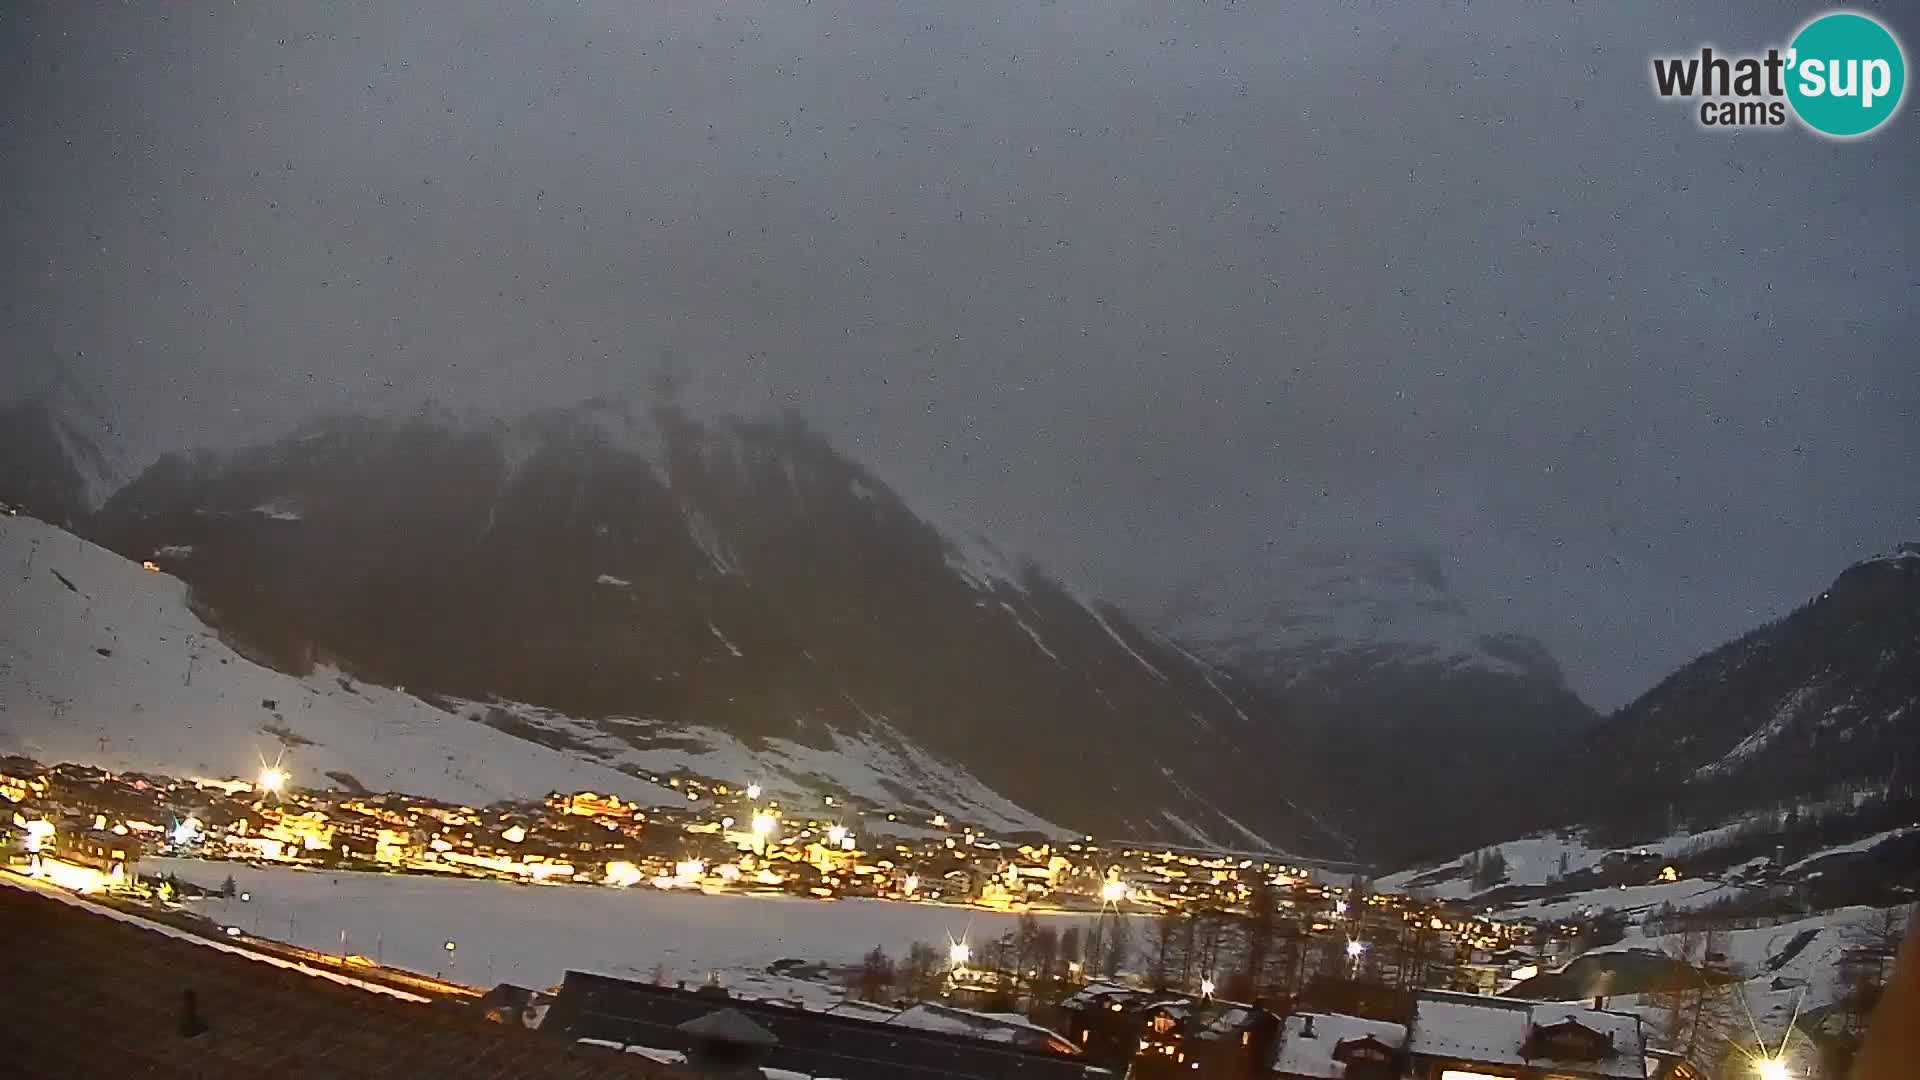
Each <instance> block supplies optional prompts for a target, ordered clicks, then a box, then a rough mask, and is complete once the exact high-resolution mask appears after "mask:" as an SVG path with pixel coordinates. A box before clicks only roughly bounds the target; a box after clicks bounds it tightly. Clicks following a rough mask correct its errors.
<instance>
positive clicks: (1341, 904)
mask: <svg viewBox="0 0 1920 1080" xmlns="http://www.w3.org/2000/svg"><path fill="white" fill-rule="evenodd" d="M1333 913H1334V914H1335V915H1345V914H1346V913H1347V902H1346V901H1345V900H1335V901H1334V902H1333Z"/></svg>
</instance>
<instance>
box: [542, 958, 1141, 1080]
mask: <svg viewBox="0 0 1920 1080" xmlns="http://www.w3.org/2000/svg"><path fill="white" fill-rule="evenodd" d="M721 1010H737V1011H738V1012H739V1013H740V1014H742V1015H743V1016H745V1017H746V1018H747V1019H750V1020H752V1021H753V1023H754V1024H755V1025H756V1026H758V1027H761V1028H764V1029H765V1030H767V1031H770V1032H772V1033H773V1034H774V1035H775V1036H776V1037H777V1038H778V1039H779V1040H780V1041H779V1044H778V1045H776V1046H774V1047H773V1048H772V1051H771V1053H770V1055H769V1057H768V1058H767V1062H766V1063H767V1064H768V1065H770V1066H773V1067H775V1068H780V1069H790V1070H793V1071H795V1072H801V1073H807V1074H810V1075H814V1076H833V1077H842V1078H844V1080H1083V1078H1086V1077H1095V1076H1107V1075H1111V1074H1109V1073H1107V1072H1106V1071H1105V1070H1103V1069H1099V1068H1096V1067H1093V1066H1091V1065H1090V1064H1088V1063H1087V1062H1086V1061H1085V1059H1083V1058H1080V1057H1078V1056H1073V1057H1063V1056H1058V1055H1055V1054H1049V1053H1041V1052H1037V1051H1028V1050H1023V1049H1020V1048H1018V1047H1015V1046H1010V1045H1007V1044H1005V1043H994V1042H986V1041H983V1040H980V1039H974V1038H968V1037H966V1036H964V1035H953V1034H946V1033H943V1032H937V1031H926V1030H921V1029H918V1028H909V1027H900V1026H898V1025H895V1024H885V1023H876V1022H874V1021H872V1020H868V1019H864V1018H860V1017H857V1016H852V1015H846V1014H835V1013H825V1012H808V1011H804V1010H800V1009H795V1008H792V1007H789V1006H784V1005H774V1004H771V1003H767V1002H758V1001H747V1000H742V999H739V998H728V997H725V996H718V997H716V996H710V995H708V994H706V993H704V992H699V991H690V990H678V989H672V988H668V987H657V986H649V985H647V984H645V983H636V982H630V981H628V980H626V979H616V978H612V977H610V976H606V975H593V974H588V973H585V972H579V971H569V972H567V977H566V981H565V982H564V983H562V984H561V987H560V993H559V995H558V996H557V997H556V998H555V999H554V1002H553V1006H552V1008H551V1009H549V1010H548V1012H547V1018H546V1022H545V1023H544V1024H542V1025H541V1028H540V1031H541V1033H542V1034H543V1035H547V1036H550V1037H553V1038H556V1039H567V1040H571V1039H579V1038H593V1039H605V1040H609V1041H612V1042H620V1043H626V1044H629V1045H638V1046H651V1047H657V1048H659V1049H662V1050H686V1049H688V1048H689V1040H688V1038H687V1036H686V1034H685V1032H684V1031H683V1030H681V1025H683V1024H685V1023H687V1022H688V1021H691V1020H695V1019H698V1018H699V1017H703V1016H707V1015H710V1014H712V1013H716V1012H720V1011H721Z"/></svg>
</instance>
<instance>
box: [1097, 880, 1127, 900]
mask: <svg viewBox="0 0 1920 1080" xmlns="http://www.w3.org/2000/svg"><path fill="white" fill-rule="evenodd" d="M1126 898H1127V883H1126V882H1124V881H1106V882H1102V883H1101V885H1100V902H1101V903H1103V904H1117V903H1119V902H1120V901H1122V900H1125V899H1126Z"/></svg>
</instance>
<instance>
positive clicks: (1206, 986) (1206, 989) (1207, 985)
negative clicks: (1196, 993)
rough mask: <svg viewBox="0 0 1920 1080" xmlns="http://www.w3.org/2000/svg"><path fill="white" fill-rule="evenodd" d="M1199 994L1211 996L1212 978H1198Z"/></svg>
mask: <svg viewBox="0 0 1920 1080" xmlns="http://www.w3.org/2000/svg"><path fill="white" fill-rule="evenodd" d="M1200 996H1201V997H1212V996H1213V980H1212V979H1201V980H1200Z"/></svg>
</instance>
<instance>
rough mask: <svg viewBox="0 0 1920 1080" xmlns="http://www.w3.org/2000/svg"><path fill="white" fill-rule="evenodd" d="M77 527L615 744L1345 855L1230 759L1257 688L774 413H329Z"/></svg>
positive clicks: (258, 605) (1314, 819)
mask: <svg viewBox="0 0 1920 1080" xmlns="http://www.w3.org/2000/svg"><path fill="white" fill-rule="evenodd" d="M89 529H90V532H91V533H92V534H93V535H94V536H96V537H98V538H100V539H101V540H102V541H103V542H104V543H106V544H107V546H109V547H111V548H113V549H114V550H116V551H119V552H120V553H122V554H123V555H125V556H126V557H128V558H129V559H134V560H140V559H147V558H153V559H155V560H156V561H159V562H161V563H162V565H163V566H164V568H165V569H166V570H167V571H168V572H169V573H172V574H175V575H178V576H179V577H180V578H182V579H183V580H185V581H187V582H189V583H190V584H191V585H192V587H193V597H194V601H195V604H196V605H197V607H196V610H199V611H202V612H204V614H205V617H206V618H207V619H208V620H209V622H210V623H211V624H217V625H218V626H219V627H220V628H221V629H222V631H223V632H225V633H227V634H229V635H231V636H232V638H233V640H234V641H235V642H236V643H238V644H239V645H240V646H241V647H243V648H244V650H245V651H246V652H247V654H248V655H249V656H258V657H259V658H261V659H262V660H264V661H267V662H269V663H270V665H271V666H273V667H275V668H276V669H279V670H283V671H293V672H297V671H299V670H302V669H304V668H305V667H308V666H311V665H316V664H320V663H326V664H331V665H334V666H337V667H339V668H341V669H343V670H345V671H349V672H351V673H352V674H353V675H354V676H355V677H356V678H359V679H361V680H363V681H366V682H369V683H373V684H377V685H382V686H399V685H404V686H407V687H409V688H411V689H412V690H414V692H416V693H420V694H427V695H432V696H433V697H434V698H435V699H436V700H440V699H446V700H451V699H461V700H466V701H475V702H487V701H497V702H515V703H520V705H522V706H524V707H525V708H527V709H532V710H544V712H545V713H547V714H551V715H552V716H553V717H556V718H564V720H561V719H556V720H555V724H557V725H558V726H557V727H556V728H555V729H554V731H553V732H550V733H549V734H550V735H552V737H553V739H554V740H555V741H556V742H558V743H561V744H563V745H567V746H571V747H585V748H587V749H586V750H583V751H582V752H587V753H591V754H593V755H596V756H598V757H599V758H600V759H601V760H603V761H607V762H612V763H615V764H617V765H621V766H633V767H640V766H641V765H642V763H644V762H648V761H653V760H657V759H658V757H659V755H662V754H667V753H669V752H675V753H678V752H680V751H681V750H685V751H687V752H689V753H692V752H693V750H692V744H693V743H695V742H699V743H701V744H703V745H705V746H707V747H709V749H711V748H712V747H714V746H719V745H721V744H722V742H724V740H721V739H719V737H718V736H715V735H712V734H711V733H714V732H718V733H723V734H724V735H725V737H726V739H727V740H733V741H735V742H737V743H738V744H739V745H740V746H741V747H743V748H745V749H744V750H743V751H742V752H747V751H754V752H758V751H759V750H762V749H764V748H765V747H767V746H769V745H773V744H776V743H777V744H778V745H780V746H783V747H787V748H788V749H787V750H786V751H783V752H784V753H788V754H789V755H790V756H792V757H794V758H795V760H805V759H814V760H817V761H818V763H819V769H820V772H821V774H822V776H823V777H826V778H828V780H829V781H830V780H831V777H832V776H836V775H839V776H846V775H852V773H850V772H848V771H847V770H848V769H850V768H852V767H853V766H854V765H855V764H857V763H855V762H853V761H852V760H850V756H851V757H858V756H863V755H865V756H871V755H872V754H876V753H879V752H880V751H879V750H878V749H877V747H879V746H880V745H881V744H883V743H886V744H888V745H892V744H894V743H897V744H899V745H898V747H897V748H896V749H898V754H896V755H894V756H895V757H897V758H898V759H899V760H900V761H920V760H924V761H926V762H930V763H935V764H936V765H937V763H938V762H948V763H952V765H953V766H954V768H956V769H961V770H964V771H966V772H967V774H968V775H970V776H972V777H974V778H976V779H977V780H978V781H979V782H980V783H982V784H985V785H987V786H989V787H990V788H991V789H992V790H993V791H996V792H999V793H1000V794H1001V795H1002V796H1004V797H1005V798H1006V799H1008V800H1011V801H1012V802H1014V803H1017V804H1018V805H1019V806H1021V807H1025V808H1028V809H1030V810H1031V811H1032V813H1034V814H1036V815H1039V816H1040V817H1043V818H1044V819H1046V820H1049V821H1058V822H1070V823H1074V824H1079V825H1083V826H1084V827H1087V828H1090V829H1094V830H1097V831H1103V832H1109V833H1114V834H1117V835H1121V836H1132V837H1138V838H1141V839H1154V838H1167V839H1186V840H1194V839H1196V838H1198V837H1201V836H1213V837H1240V838H1242V841H1241V842H1258V841H1254V840H1249V839H1247V838H1248V837H1249V836H1257V837H1268V838H1271V839H1272V840H1273V841H1275V842H1278V843H1282V844H1286V845H1288V846H1289V847H1291V848H1292V849H1294V850H1298V851H1307V852H1313V853H1318V854H1326V855H1334V854H1338V855H1342V856H1344V855H1348V854H1350V853H1351V847H1350V845H1349V844H1348V843H1347V841H1346V838H1345V836H1344V835H1342V834H1340V833H1338V832H1335V831H1334V830H1331V829H1329V828H1327V827H1326V826H1325V825H1323V824H1322V822H1325V821H1330V820H1335V819H1333V818H1332V816H1331V815H1328V814H1325V813H1322V812H1321V806H1320V804H1319V796H1318V794H1317V789H1318V783H1317V780H1316V779H1315V778H1314V777H1313V776H1312V775H1311V774H1310V772H1309V771H1308V770H1307V768H1306V767H1305V763H1304V762H1301V763H1297V764H1296V763H1295V762H1294V761H1293V760H1292V759H1287V760H1285V761H1281V762H1278V763H1276V762H1273V761H1268V760H1263V759H1261V758H1259V757H1257V756H1256V755H1252V754H1247V753H1245V752H1243V751H1244V749H1245V748H1246V747H1249V746H1252V745H1253V744H1254V743H1255V741H1256V737H1257V735H1258V732H1257V731H1256V729H1259V728H1265V727H1269V726H1272V725H1273V724H1275V723H1277V722H1278V721H1277V720H1276V719H1275V718H1274V717H1273V716H1272V714H1271V712H1270V711H1269V710H1266V709H1264V708H1262V707H1261V706H1260V705H1259V704H1258V699H1257V698H1256V697H1255V696H1253V695H1251V694H1249V693H1247V692H1246V691H1245V689H1244V688H1243V687H1241V686H1239V685H1237V684H1236V683H1235V682H1234V681H1233V680H1232V679H1231V678H1230V677H1229V676H1228V675H1226V674H1224V673H1221V672H1219V671H1216V670H1214V669H1213V668H1211V667H1209V666H1208V665H1207V664H1205V663H1204V662H1201V661H1199V660H1196V659H1194V658H1192V657H1190V656H1188V655H1187V654H1185V653H1183V652H1182V651H1180V650H1179V649H1177V648H1175V647H1172V646H1170V645H1169V644H1168V643H1166V642H1165V641H1164V640H1162V639H1161V638H1159V637H1158V636H1156V635H1154V634H1152V633H1150V632H1147V631H1145V630H1142V629H1141V628H1139V627H1138V626H1136V625H1135V624H1134V623H1133V622H1132V621H1131V620H1129V619H1128V618H1127V616H1126V615H1125V614H1123V613H1122V612H1121V611H1119V610H1118V609H1116V608H1113V607H1111V606H1109V605H1106V604H1103V603H1100V602H1099V601H1097V600H1093V599H1089V598H1086V597H1084V596H1082V595H1080V594H1078V593H1076V592H1075V591H1074V590H1073V589H1071V588H1070V587H1068V586H1066V585H1064V584H1062V583H1060V582H1058V581H1055V580H1054V579H1052V578H1051V577H1049V576H1048V575H1047V574H1046V573H1044V571H1042V570H1040V569H1039V568H1038V567H1035V566H1033V565H1031V564H1027V563H1022V562H1019V561H1018V560H1016V559H1015V558H1012V557H1010V556H1008V555H1007V554H1006V553H1004V552H1002V551H1000V550H999V549H998V548H996V547H995V546H994V545H993V544H992V543H991V542H990V541H987V540H985V539H984V538H981V537H978V536H974V535H969V534H965V533H956V532H950V531H947V530H943V529H941V528H939V527H937V526H936V525H934V524H933V523H931V522H930V521H929V520H927V519H926V518H923V517H921V516H920V515H918V514H917V513H915V511H914V510H913V509H912V508H911V507H910V506H909V505H908V504H907V503H906V502H905V500H903V499H902V498H901V497H900V496H899V495H898V494H897V493H896V492H894V491H893V490H892V489H891V488H890V487H888V486H887V485H886V483H885V482H883V481H882V480H881V479H880V478H879V477H878V476H877V475H876V474H874V473H873V472H872V471H870V470H868V469H867V468H865V467H863V466H862V465H860V464H859V463H858V462H856V461H854V460H852V459H850V458H848V457H847V456H845V455H843V454H841V453H840V452H838V451H837V450H836V449H835V448H834V447H833V446H832V444H831V443H830V442H829V441H828V440H827V439H826V438H825V437H824V436H823V435H822V434H821V433H820V432H818V431H817V430H815V429H814V428H812V427H811V426H810V425H808V424H807V423H806V422H805V421H804V420H802V419H801V418H799V417H798V416H796V415H792V414H780V415H774V416H764V417H737V416H699V417H696V416H694V415H692V414H690V413H689V412H687V411H685V410H682V409H680V408H678V407H676V406H675V405H674V404H672V403H671V402H669V403H665V404H662V405H658V406H654V407H637V406H633V405H628V404H624V403H620V402H610V401H589V402H584V403H582V404H580V405H578V406H573V407H569V408H564V409H548V410H542V411H539V412H535V413H531V414H529V415H526V416H522V417H517V418H509V419H496V418H482V417H464V416H455V415H450V414H448V413H446V412H445V411H442V410H438V409H429V410H426V411H423V412H415V413H411V414H405V415H390V416H387V417H384V418H380V417H376V418H367V417H335V418H331V419H328V420H324V421H315V422H313V423H310V424H307V425H304V426H303V427H302V428H300V429H299V430H297V431H295V432H294V433H293V434H291V435H289V436H288V437H286V438H284V439H281V440H278V441H277V442H274V443H271V444H269V445H267V446H264V447H258V448H254V449H251V450H248V451H245V452H236V453H231V454H225V455H209V456H204V457H198V458H194V457H181V456H176V457H173V458H169V459H165V460H163V461H162V462H161V463H158V464H156V465H155V466H154V467H153V468H152V469H150V470H148V472H147V474H146V475H144V476H142V477H141V478H140V479H138V480H136V481H134V482H133V483H132V484H130V485H128V486H127V488H125V489H124V490H123V491H122V492H121V493H120V494H119V495H118V496H116V497H115V498H114V500H113V501H112V502H111V503H109V505H108V506H107V507H106V508H105V509H104V510H103V511H102V512H101V513H100V514H98V515H96V516H95V517H94V519H93V520H92V522H90V524H89ZM529 715H531V714H529ZM509 726H513V725H509ZM516 730H518V728H516ZM676 747H678V748H679V749H676ZM863 747H864V749H863ZM890 753H891V752H890ZM701 756H705V757H707V758H710V759H711V758H712V754H710V753H703V754H702V755H701ZM842 759H847V760H842ZM869 764H871V762H870V763H869ZM863 768H865V767H864V766H863ZM915 768H918V767H917V766H916V767H915ZM927 769H929V770H932V771H927V770H922V772H923V773H925V775H920V774H917V773H916V774H913V775H907V774H901V778H900V780H899V784H900V787H901V791H900V795H899V797H900V798H901V799H903V800H907V799H910V798H911V797H912V791H913V790H914V789H925V788H928V786H929V785H932V784H935V783H936V782H937V781H938V780H939V776H938V775H937V774H938V772H939V771H940V770H939V769H938V768H936V767H935V765H928V766H927ZM871 771H872V770H871V769H867V772H869V773H870V772H871ZM911 771H912V770H909V772H911ZM1276 787H1280V788H1284V789H1285V790H1286V791H1287V792H1288V795H1287V798H1286V799H1278V798H1275V797H1274V795H1273V792H1274V790H1275V789H1276ZM1242 822H1244V823H1245V825H1242V824H1240V823H1242Z"/></svg>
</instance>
